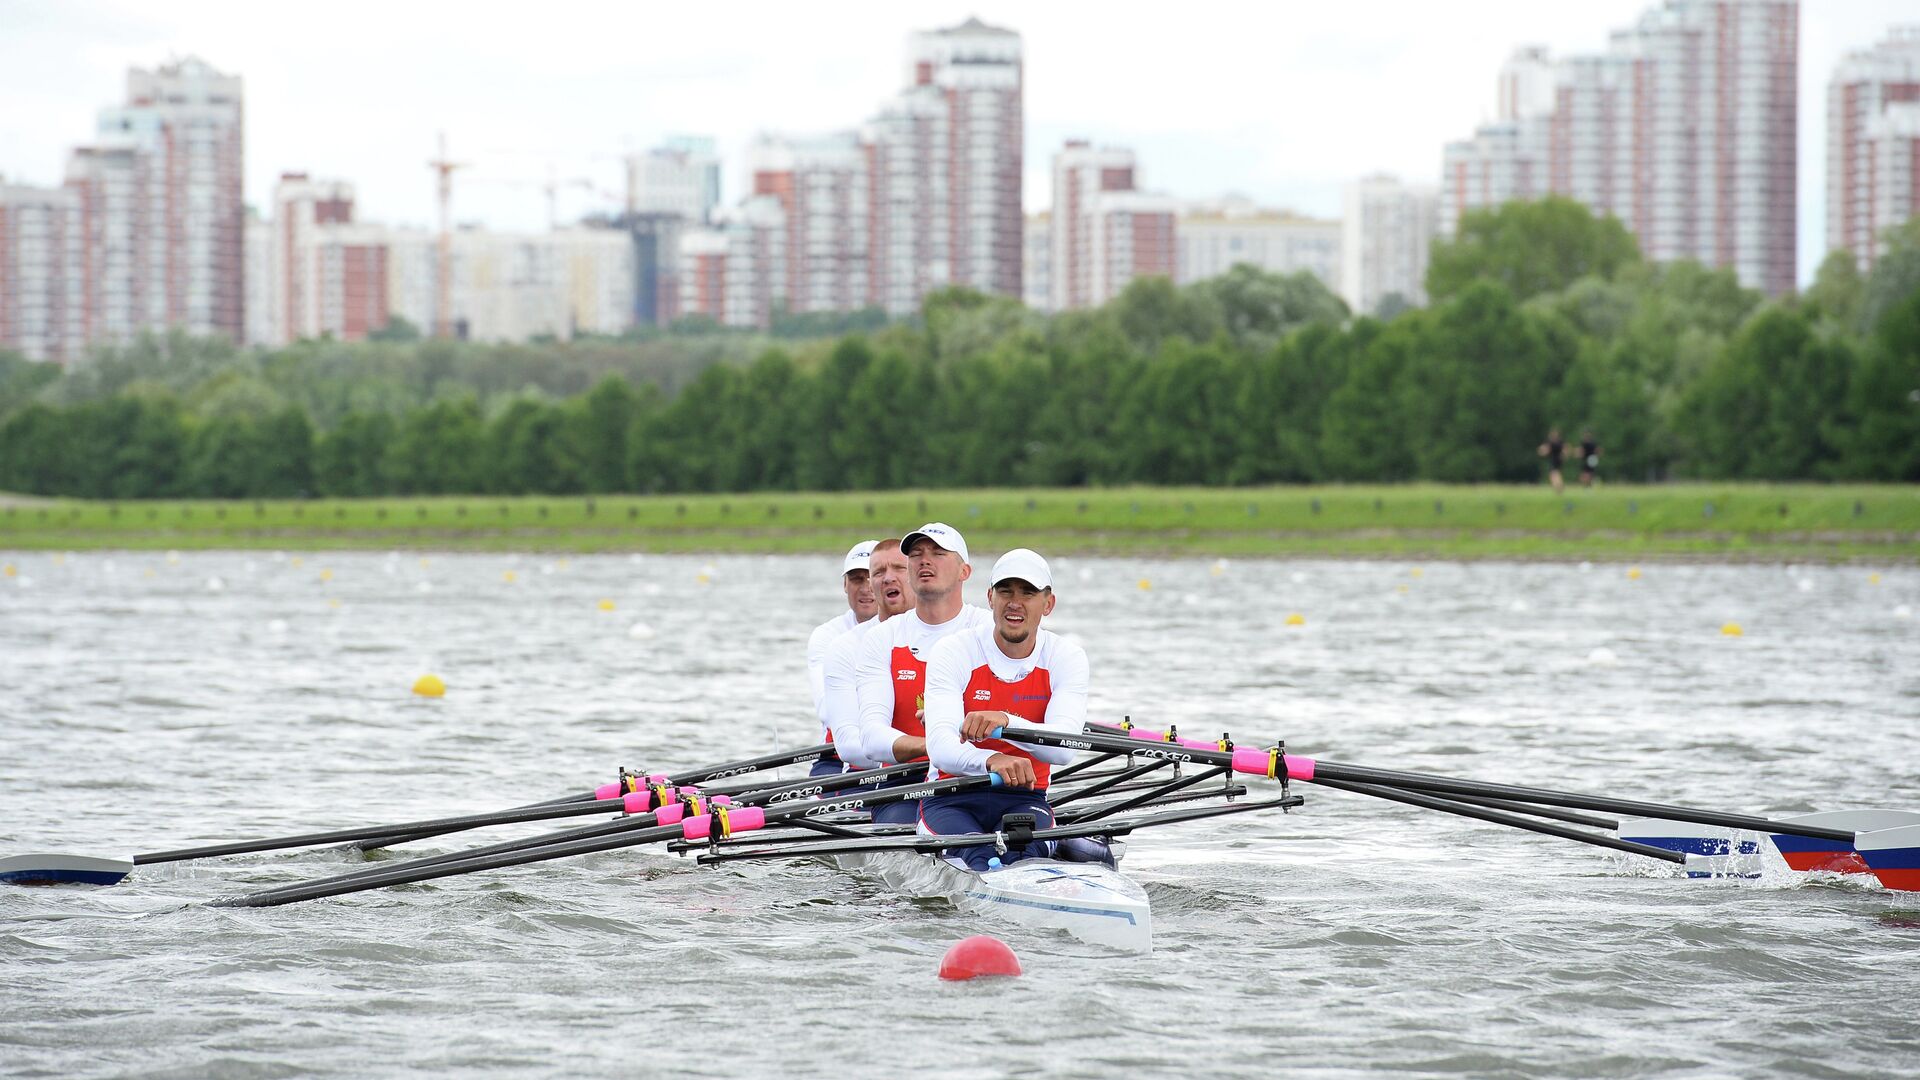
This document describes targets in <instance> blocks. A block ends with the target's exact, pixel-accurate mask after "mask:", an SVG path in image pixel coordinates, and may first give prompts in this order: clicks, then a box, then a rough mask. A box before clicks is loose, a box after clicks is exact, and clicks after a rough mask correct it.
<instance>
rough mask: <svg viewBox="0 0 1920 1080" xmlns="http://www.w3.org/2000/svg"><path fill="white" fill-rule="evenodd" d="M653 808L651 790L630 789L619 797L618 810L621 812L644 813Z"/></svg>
mask: <svg viewBox="0 0 1920 1080" xmlns="http://www.w3.org/2000/svg"><path fill="white" fill-rule="evenodd" d="M651 809H653V792H651V791H630V792H628V793H627V794H625V795H622V796H621V797H620V812H621V813H623V814H644V813H646V812H647V811H649V810H651Z"/></svg>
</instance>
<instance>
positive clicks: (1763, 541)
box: [0, 484, 1920, 562]
mask: <svg viewBox="0 0 1920 1080" xmlns="http://www.w3.org/2000/svg"><path fill="white" fill-rule="evenodd" d="M928 520H943V521H946V522H948V523H950V524H952V525H954V526H955V527H957V528H959V529H960V530H962V531H963V532H965V533H966V534H967V538H968V541H969V543H971V544H972V545H974V546H975V547H977V548H979V549H980V550H982V551H994V550H1001V549H1004V548H1006V547H1012V546H1018V545H1028V546H1032V547H1036V548H1039V549H1041V550H1043V551H1048V552H1060V553H1067V552H1086V553H1094V552H1110V553H1141V554H1147V553H1153V554H1185V555H1236V556H1258V555H1277V556H1313V557H1360V558H1368V557H1374V558H1401V557H1414V556H1419V557H1427V558H1528V559H1636V560H1637V559H1652V558H1663V557H1664V558H1710V559H1737V560H1788V559H1791V560H1809V559H1813V560H1828V561H1844V560H1870V561H1900V562H1914V561H1920V488H1914V487H1899V486H1875V485H1860V486H1823V485H1767V484H1698V485H1662V486H1651V487H1641V486H1621V485H1613V486H1609V487H1604V488H1599V489H1595V490H1592V491H1583V490H1580V489H1577V488H1574V489H1569V490H1568V492H1567V494H1566V495H1564V496H1555V495H1554V494H1553V492H1552V491H1551V490H1550V489H1548V488H1545V487H1509V486H1449V485H1407V486H1369V487H1287V488H1225V489H1223V488H1111V489H1099V490H1085V489H1041V490H1031V491H1022V490H974V491H925V492H913V491H891V492H877V493H871V494H846V493H832V494H821V493H814V494H806V493H802V494H758V495H689V496H644V497H630V496H615V497H606V496H601V497H586V496H565V497H560V496H525V497H512V498H509V497H499V496H490V497H475V496H452V497H448V496H443V497H434V498H390V499H316V500H284V501H264V502H254V501H229V502H221V501H203V500H195V501H184V502H171V501H170V502H120V503H114V502H97V501H96V502H90V501H79V500H8V501H6V502H5V503H4V504H0V548H8V549H19V550H82V549H97V548H126V549H143V548H144V549H193V548H203V549H204V548H269V549H270V548H303V549H356V548H357V549H371V550H385V549H390V548H420V549H432V550H473V551H499V550H552V551H576V552H594V551H652V552H673V551H704V552H715V551H718V552H838V551H843V550H845V548H846V545H847V544H848V543H850V542H851V541H852V540H854V539H858V538H859V537H862V536H881V535H888V534H895V535H897V534H898V533H900V532H902V531H904V530H906V529H909V528H912V527H913V526H915V525H918V524H920V523H921V522H923V521H928Z"/></svg>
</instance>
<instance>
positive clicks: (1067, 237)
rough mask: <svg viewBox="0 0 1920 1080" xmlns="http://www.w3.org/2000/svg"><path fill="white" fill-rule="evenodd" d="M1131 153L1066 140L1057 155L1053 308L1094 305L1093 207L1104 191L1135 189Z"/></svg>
mask: <svg viewBox="0 0 1920 1080" xmlns="http://www.w3.org/2000/svg"><path fill="white" fill-rule="evenodd" d="M1134 167H1135V163H1134V156H1133V151H1132V150H1129V149H1126V148H1124V147H1117V146H1100V147H1096V146H1093V145H1092V144H1090V143H1088V142H1086V141H1084V140H1079V139H1070V140H1068V142H1067V144H1066V146H1064V147H1062V148H1061V149H1060V150H1059V152H1057V153H1055V154H1054V155H1053V215H1054V229H1053V267H1052V269H1053V304H1052V309H1053V310H1054V311H1071V310H1073V309H1075V308H1084V307H1093V306H1095V305H1097V304H1099V303H1100V302H1101V301H1100V300H1098V299H1095V288H1094V283H1093V279H1094V267H1093V227H1094V226H1093V218H1092V215H1091V214H1090V213H1089V209H1090V207H1091V205H1092V203H1093V200H1094V198H1095V197H1096V196H1098V195H1099V194H1101V193H1102V192H1109V191H1113V192H1124V191H1133V190H1135V183H1134Z"/></svg>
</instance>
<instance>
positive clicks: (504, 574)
mask: <svg viewBox="0 0 1920 1080" xmlns="http://www.w3.org/2000/svg"><path fill="white" fill-rule="evenodd" d="M500 580H501V581H504V582H506V583H507V584H509V585H511V584H513V582H514V573H513V571H511V570H504V571H501V573H500Z"/></svg>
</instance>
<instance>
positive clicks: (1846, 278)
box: [1802, 250, 1866, 326]
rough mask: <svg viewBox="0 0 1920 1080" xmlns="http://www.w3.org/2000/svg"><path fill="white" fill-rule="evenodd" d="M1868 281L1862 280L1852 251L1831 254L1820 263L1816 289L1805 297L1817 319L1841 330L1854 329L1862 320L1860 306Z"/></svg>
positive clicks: (1814, 284)
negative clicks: (1835, 324)
mask: <svg viewBox="0 0 1920 1080" xmlns="http://www.w3.org/2000/svg"><path fill="white" fill-rule="evenodd" d="M1865 289H1866V281H1865V279H1863V278H1862V277H1861V276H1860V263H1859V260H1857V259H1856V258H1855V257H1854V254H1853V252H1851V251H1844V250H1843V251H1829V252H1827V257H1826V258H1824V259H1822V260H1820V269H1819V270H1818V271H1817V272H1816V273H1815V274H1814V275H1813V286H1812V287H1811V288H1809V289H1808V290H1807V291H1806V294H1805V295H1804V296H1803V297H1802V299H1804V300H1805V301H1806V304H1807V307H1808V309H1809V310H1810V311H1811V312H1812V313H1813V314H1814V316H1815V317H1816V318H1824V319H1830V320H1832V321H1833V322H1835V323H1838V324H1839V325H1841V326H1854V325H1856V324H1857V323H1858V321H1859V317H1860V302H1861V300H1862V298H1863V297H1862V294H1863V293H1864V292H1865Z"/></svg>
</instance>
